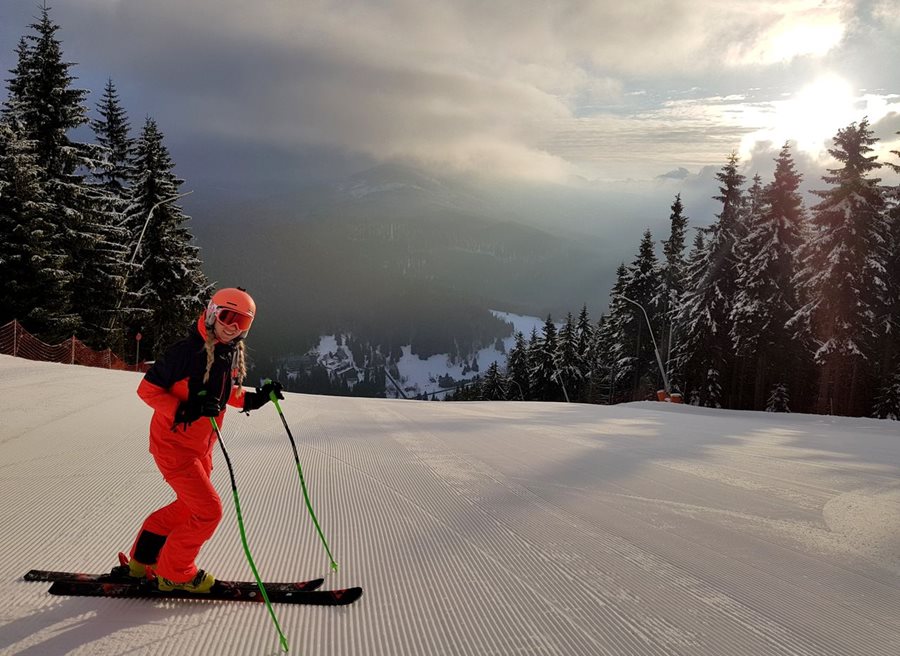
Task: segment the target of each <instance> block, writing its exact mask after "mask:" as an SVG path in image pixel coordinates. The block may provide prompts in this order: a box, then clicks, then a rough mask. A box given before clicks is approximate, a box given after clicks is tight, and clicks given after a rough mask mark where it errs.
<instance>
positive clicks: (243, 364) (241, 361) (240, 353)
mask: <svg viewBox="0 0 900 656" xmlns="http://www.w3.org/2000/svg"><path fill="white" fill-rule="evenodd" d="M235 355H236V356H237V367H236V369H237V372H236V373H237V375H236V376H235V378H234V382H235V384H236V385H237V388H238V391H237V395H238V396H241V395H243V393H244V378H246V377H247V360H246V358H245V357H244V340H241V341H239V342H238V345H237V351H235Z"/></svg>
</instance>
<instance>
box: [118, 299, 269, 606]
mask: <svg viewBox="0 0 900 656" xmlns="http://www.w3.org/2000/svg"><path fill="white" fill-rule="evenodd" d="M255 315H256V304H255V303H254V301H253V299H252V298H251V297H250V295H249V294H248V293H247V292H246V291H245V290H244V289H242V288H240V287H238V288H226V289H220V290H219V291H217V292H216V293H215V294H214V295H213V297H212V299H211V300H210V301H209V304H208V305H207V307H206V310H205V311H204V312H203V313H201V315H200V317H199V319H198V320H197V324H196V326H193V327H192V328H191V330H190V334H189V335H188V336H187V337H186V338H185V339H183V340H181V341H179V342H177V343H175V344H174V345H173V346H171V347H170V348H169V349H168V350H167V351H166V353H165V355H164V356H163V357H162V358H161V359H159V360H157V361H156V362H155V363H154V364H153V366H151V367H150V369H149V371H147V374H146V375H145V376H144V378H143V380H141V383H140V385H139V386H138V390H137V393H138V396H140V397H141V399H143V400H144V402H145V403H147V405H149V406H150V407H151V408H153V418H152V419H151V421H150V453H151V454H153V459H154V460H155V461H156V466H157V467H158V468H159V471H160V472H161V473H162V475H163V477H164V478H165V480H166V482H167V483H168V484H169V485H170V486H171V487H172V489H173V490H174V491H175V495H176V500H175V501H174V502H172V503H170V504H169V505H167V506H163V507H162V508H160V509H158V510H156V511H154V512H153V513H151V514H150V515H149V516H148V517H147V518H146V519H145V520H144V523H143V525H142V526H141V528H140V531H139V532H138V535H137V538H136V539H135V541H134V544H133V545H132V547H131V551H130V553H129V556H130V560H129V562H128V575H129V576H132V577H138V578H143V577H145V576H147V569H148V567H150V568H152V571H153V573H155V574H156V580H157V586H158V587H159V589H160V590H163V591H169V590H176V589H177V590H184V591H186V592H193V593H207V592H209V591H210V589H211V588H212V586H213V584H214V583H215V578H214V577H213V576H212V574H209V573H208V572H205V571H203V570H202V569H198V568H197V565H196V564H195V563H194V560H195V558H196V557H197V554H198V553H199V552H200V548H201V547H202V546H203V544H204V543H205V542H206V541H207V540H208V539H209V538H210V537H212V535H213V533H214V532H215V530H216V527H217V526H218V524H219V520H220V519H221V518H222V503H221V501H220V499H219V495H218V494H217V493H216V490H215V488H214V487H213V485H212V483H211V482H210V472H211V471H212V452H213V447H214V446H215V443H216V433H215V430H214V429H213V426H212V423H211V422H210V420H209V418H210V417H212V418H214V419H215V420H216V423H217V424H218V425H219V426H221V425H222V418H223V417H224V415H225V406H226V404H227V405H231V406H234V407H237V408H240V409H241V411H243V412H246V413H248V414H249V412H250V411H251V410H256V409H258V408H260V407H262V406H263V405H265V404H266V403H267V402H268V401H269V398H270V396H269V395H270V393H272V392H274V393H275V396H276V398H279V399H283V398H284V397H283V396H282V394H281V389H282V386H281V384H280V383H278V382H273V381H267V382H266V383H265V384H264V385H263V386H261V387H257V388H256V391H248V390H244V388H243V387H242V383H243V380H244V377H245V375H246V365H245V360H244V339H245V338H246V337H247V333H248V332H249V330H250V325H251V324H252V323H253V319H254V317H255Z"/></svg>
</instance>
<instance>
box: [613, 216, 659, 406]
mask: <svg viewBox="0 0 900 656" xmlns="http://www.w3.org/2000/svg"><path fill="white" fill-rule="evenodd" d="M661 287H662V285H661V283H660V272H659V264H658V262H657V259H656V253H655V252H654V242H653V235H651V234H650V231H649V230H645V231H644V235H643V237H642V238H641V243H640V246H639V248H638V254H637V256H636V257H635V259H634V262H633V263H632V264H631V266H630V267H629V269H628V282H627V284H626V285H625V293H624V298H623V300H624V299H625V298H627V299H630V300H631V301H632V302H628V301H626V303H629V307H628V309H629V315H628V319H627V322H626V324H625V333H626V343H627V347H628V348H629V351H630V353H631V354H632V355H633V356H634V368H633V378H632V398H634V399H645V398H647V397H648V396H649V395H652V394H653V393H654V392H655V391H656V390H657V389H659V388H660V387H661V386H662V381H661V380H660V376H659V368H658V366H657V363H656V354H655V352H654V341H655V339H656V335H658V334H659V330H660V326H661V325H662V322H661V317H660V307H659V299H660V297H661V295H660V289H661ZM635 304H639V306H638V305H635ZM645 313H646V314H645ZM648 320H649V325H648ZM651 331H652V333H651Z"/></svg>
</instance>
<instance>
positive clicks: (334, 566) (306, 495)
mask: <svg viewBox="0 0 900 656" xmlns="http://www.w3.org/2000/svg"><path fill="white" fill-rule="evenodd" d="M269 382H271V380H268V379H267V380H265V381H263V384H266V383H269ZM269 399H270V400H271V401H272V403H274V404H275V409H276V410H278V416H279V417H281V423H282V424H283V425H284V430H286V431H287V434H288V438H290V440H291V448H292V449H293V450H294V462H296V463H297V474H299V475H300V487H301V489H302V490H303V499H304V501H306V509H307V510H308V511H309V516H310V517H312V521H313V524H315V526H316V531H317V532H318V533H319V538H320V539H321V540H322V545H323V546H324V547H325V553H327V554H328V560H329V561H330V563H331V569H332V570H333V571H335V572H336V571H337V569H338V564H337V563H336V562H334V556H332V555H331V548H330V547H329V546H328V540H326V539H325V535H324V534H323V533H322V527H321V526H319V520H318V519H317V518H316V513H315V511H314V510H313V507H312V503H311V502H310V500H309V490H307V489H306V480H304V478H303V467H301V466H300V455H299V454H298V453H297V443H296V442H295V441H294V436H293V434H292V433H291V429H290V427H289V426H288V423H287V419H285V418H284V413H283V412H282V411H281V404H279V403H278V397H277V396H275V392H269Z"/></svg>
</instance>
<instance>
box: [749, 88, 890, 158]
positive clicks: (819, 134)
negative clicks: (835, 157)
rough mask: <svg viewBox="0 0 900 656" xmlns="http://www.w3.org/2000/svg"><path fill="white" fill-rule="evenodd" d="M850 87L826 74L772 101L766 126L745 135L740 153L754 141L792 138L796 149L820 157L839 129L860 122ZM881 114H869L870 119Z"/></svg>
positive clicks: (779, 140) (858, 110)
mask: <svg viewBox="0 0 900 656" xmlns="http://www.w3.org/2000/svg"><path fill="white" fill-rule="evenodd" d="M856 101H857V98H856V96H855V94H854V91H853V87H852V86H851V85H850V83H849V82H848V81H847V80H845V79H844V78H842V77H840V76H838V75H835V74H832V73H829V74H826V75H823V76H822V77H819V78H818V79H816V80H815V81H813V82H812V83H810V84H808V85H806V86H805V87H803V88H801V89H800V90H799V91H798V92H797V93H795V94H794V95H793V96H791V97H790V98H788V99H786V100H777V101H774V102H773V103H771V111H768V112H765V114H764V115H763V116H762V117H760V116H759V115H757V116H756V117H755V118H756V119H757V120H758V119H759V118H762V120H763V122H764V123H769V126H768V127H765V128H762V129H760V130H757V131H755V132H753V133H751V134H748V135H746V136H745V137H744V139H743V143H742V144H741V152H742V154H746V153H749V152H751V151H752V150H753V147H754V145H755V144H756V143H757V142H761V141H762V142H765V141H768V142H771V143H772V144H774V145H776V146H780V145H781V144H783V143H785V142H787V141H792V142H794V143H795V144H796V145H797V148H798V149H800V150H802V151H804V152H806V153H809V154H810V155H812V156H813V157H816V158H821V157H822V156H823V155H824V154H825V153H826V152H827V149H828V148H829V147H830V145H831V142H832V139H833V138H834V136H835V135H836V134H837V131H838V130H840V129H841V128H844V127H847V126H848V125H850V124H851V123H853V122H859V121H860V120H861V119H862V118H863V115H864V112H863V111H861V110H860V108H859V107H858V106H857V102H856ZM878 118H880V116H871V115H870V116H869V120H870V121H875V120H878Z"/></svg>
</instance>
